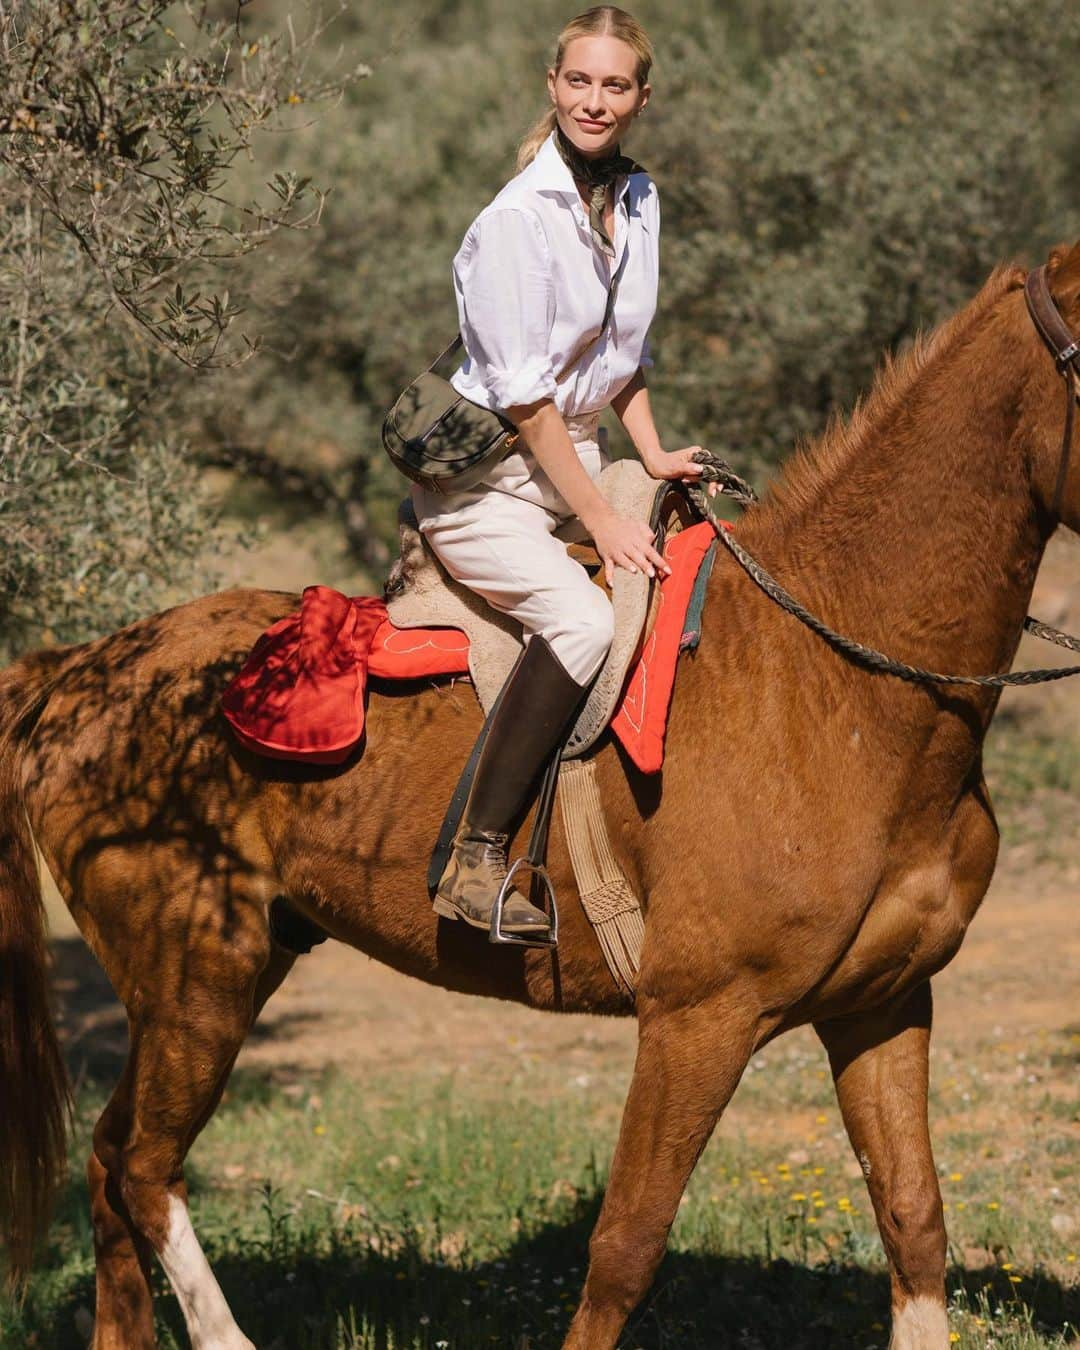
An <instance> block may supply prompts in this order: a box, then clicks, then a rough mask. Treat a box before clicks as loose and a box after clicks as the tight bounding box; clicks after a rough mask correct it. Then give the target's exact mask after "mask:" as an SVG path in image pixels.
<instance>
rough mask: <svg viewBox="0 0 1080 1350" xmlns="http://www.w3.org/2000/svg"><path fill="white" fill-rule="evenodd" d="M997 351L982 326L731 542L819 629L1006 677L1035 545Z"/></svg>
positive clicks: (1003, 349) (1007, 354)
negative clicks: (817, 619) (817, 620)
mask: <svg viewBox="0 0 1080 1350" xmlns="http://www.w3.org/2000/svg"><path fill="white" fill-rule="evenodd" d="M1008 338H1009V326H1008V323H1007V322H1006V320H1005V318H1003V317H1002V316H1001V315H1000V314H991V315H988V316H986V317H985V318H984V319H983V322H982V326H981V327H980V329H979V331H978V333H977V334H975V335H974V337H973V338H972V340H969V341H966V342H954V343H953V344H952V346H951V348H949V349H946V350H943V351H939V352H938V353H936V354H935V355H934V356H933V358H932V359H931V360H930V361H928V362H927V364H926V366H925V367H924V368H923V369H922V370H920V371H919V373H918V374H917V375H915V376H914V378H913V379H912V382H911V386H910V388H909V389H908V390H907V391H906V394H905V396H904V398H903V399H901V400H900V401H899V402H896V401H894V402H893V404H892V405H891V406H890V405H888V404H887V402H886V401H885V400H880V399H879V400H878V404H879V406H880V408H881V415H880V416H879V417H877V418H873V417H872V418H871V420H870V421H869V422H865V420H864V425H863V426H862V427H861V428H860V429H859V433H858V435H857V436H856V437H854V438H852V440H851V442H850V444H848V445H846V446H843V447H841V448H840V450H839V452H836V447H835V445H834V452H833V453H829V454H827V455H826V456H825V457H824V461H823V462H822V463H821V464H820V465H819V470H818V472H817V479H816V480H815V471H813V470H812V471H810V472H809V473H806V474H801V475H796V476H795V480H794V482H793V485H792V487H793V489H794V490H793V491H792V492H790V493H788V494H785V492H784V491H783V489H781V491H780V493H779V495H778V500H776V501H774V502H771V503H768V504H767V505H765V506H763V507H762V508H760V509H758V510H755V511H752V512H751V513H750V515H749V516H748V517H747V519H746V521H745V523H744V528H743V529H742V531H741V532H740V537H742V538H743V539H744V542H745V543H746V545H747V547H748V548H749V549H750V551H751V552H752V553H754V554H755V556H758V557H759V559H760V561H761V562H762V563H763V564H764V565H765V566H766V567H767V568H771V569H773V571H774V574H775V575H777V576H778V578H779V579H780V580H781V581H783V582H784V583H785V584H787V586H788V588H789V589H790V590H792V591H793V592H794V593H795V594H796V595H797V596H798V597H799V598H801V599H803V600H804V601H805V602H806V603H808V605H809V607H810V608H812V609H816V610H817V612H818V613H819V614H820V615H821V616H822V617H823V618H825V619H826V620H827V621H828V622H829V623H831V625H832V626H833V627H835V628H838V629H840V630H841V631H843V632H844V633H845V634H847V635H850V636H852V637H855V638H857V639H860V640H861V641H863V642H867V643H869V644H870V645H873V646H877V647H880V648H883V649H885V650H886V651H888V652H889V654H890V655H896V656H899V657H901V658H902V659H904V660H907V661H909V662H914V663H916V664H919V665H923V666H927V667H930V668H932V669H937V670H946V671H958V672H972V673H978V672H984V671H995V670H999V669H1003V668H1005V667H1006V666H1008V665H1009V663H1010V662H1011V659H1012V657H1013V655H1014V653H1015V650H1016V646H1017V643H1018V642H1019V639H1020V634H1021V628H1022V623H1023V618H1024V613H1025V611H1026V607H1027V604H1028V601H1029V599H1030V596H1031V590H1032V586H1033V585H1034V580H1035V573H1036V571H1037V569H1038V564H1039V560H1040V558H1041V556H1042V549H1043V546H1044V544H1045V538H1044V537H1043V534H1042V532H1041V526H1040V522H1039V519H1038V515H1037V512H1036V510H1035V505H1034V502H1033V499H1032V493H1031V487H1030V482H1029V474H1028V470H1027V468H1026V463H1027V459H1026V447H1025V445H1024V443H1023V440H1022V434H1021V429H1020V427H1019V424H1018V419H1019V416H1020V411H1019V410H1020V407H1021V404H1022V400H1021V398H1020V389H1021V386H1022V381H1023V379H1024V375H1025V372H1024V371H1023V369H1022V368H1021V367H1022V366H1023V361H1018V359H1017V352H1016V345H1015V343H1012V344H1010V342H1009V340H1008ZM820 458H821V457H820V456H819V459H820Z"/></svg>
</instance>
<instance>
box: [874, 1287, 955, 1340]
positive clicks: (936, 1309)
mask: <svg viewBox="0 0 1080 1350" xmlns="http://www.w3.org/2000/svg"><path fill="white" fill-rule="evenodd" d="M948 1345H949V1318H948V1315H947V1314H946V1312H945V1305H944V1304H943V1303H938V1302H937V1301H936V1299H932V1298H911V1299H908V1301H907V1302H906V1303H905V1304H904V1305H903V1306H902V1307H899V1308H894V1309H893V1327H892V1337H891V1339H890V1341H889V1350H948Z"/></svg>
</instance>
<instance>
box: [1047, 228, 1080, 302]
mask: <svg viewBox="0 0 1080 1350" xmlns="http://www.w3.org/2000/svg"><path fill="white" fill-rule="evenodd" d="M1047 276H1048V279H1049V281H1050V293H1051V294H1052V295H1053V297H1054V299H1055V300H1056V301H1057V306H1058V309H1060V310H1061V312H1062V314H1073V313H1076V312H1077V311H1078V310H1080V240H1078V241H1077V242H1076V243H1075V244H1073V246H1072V248H1069V247H1067V246H1066V245H1065V244H1061V245H1059V246H1058V247H1057V248H1055V249H1053V250H1052V251H1051V254H1050V257H1049V259H1048V260H1047Z"/></svg>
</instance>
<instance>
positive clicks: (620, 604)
mask: <svg viewBox="0 0 1080 1350" xmlns="http://www.w3.org/2000/svg"><path fill="white" fill-rule="evenodd" d="M599 486H600V490H601V492H602V493H603V494H604V497H605V498H606V499H607V501H608V502H609V504H610V505H611V507H612V508H613V509H614V510H615V511H616V512H617V513H618V514H619V515H620V516H626V517H628V518H630V519H635V520H643V521H647V522H649V523H651V524H652V525H654V526H655V527H656V528H657V532H658V533H657V540H656V545H657V548H658V549H660V550H661V551H662V549H663V535H664V533H671V532H675V531H677V530H680V529H682V528H685V526H686V525H688V524H690V523H692V522H693V520H694V516H693V512H692V508H691V507H690V506H689V503H688V502H687V499H686V497H685V496H684V495H683V494H682V493H681V492H679V491H677V490H672V488H673V485H672V484H670V483H667V482H661V483H657V481H656V480H655V479H654V478H650V477H649V475H648V474H647V473H646V472H645V470H644V468H643V467H642V465H641V464H640V463H639V462H638V461H637V460H632V459H625V460H617V461H616V462H615V463H613V464H610V465H608V467H607V468H606V469H605V470H604V471H603V473H602V474H601V475H600V481H599ZM398 528H399V532H400V537H401V554H400V557H399V558H398V559H397V561H396V562H395V563H394V566H393V567H392V568H391V571H390V574H389V576H388V578H387V581H386V589H385V595H384V598H385V600H386V606H387V610H388V612H389V615H390V621H391V622H392V623H393V624H394V625H395V627H397V628H443V627H445V628H460V629H462V630H463V631H464V632H465V633H466V634H467V635H468V638H469V674H470V676H471V678H472V683H473V687H474V689H475V690H476V695H477V697H478V699H479V700H480V706H481V707H482V708H483V710H484V714H485V716H486V715H487V712H488V710H489V709H490V707H491V705H492V703H493V702H494V700H495V698H496V696H497V695H498V692H499V690H500V689H501V688H502V686H503V684H504V683H505V681H506V677H507V675H509V673H510V668H511V667H512V666H513V664H514V662H515V661H516V660H517V657H518V653H519V652H520V651H521V647H522V633H521V625H520V624H519V623H518V622H517V620H515V619H511V618H509V617H508V616H506V615H505V614H500V613H499V612H498V611H497V610H495V609H493V608H492V607H491V606H490V605H489V604H488V603H487V601H486V600H484V599H482V598H481V597H480V596H478V595H476V594H474V593H473V592H472V591H470V590H469V589H468V587H466V586H463V585H462V584H461V583H460V582H458V581H455V580H454V578H453V577H451V576H450V575H449V573H448V572H447V571H446V569H445V568H444V567H443V566H442V564H441V563H440V562H439V560H438V558H436V556H435V554H434V553H433V552H432V550H431V549H430V547H429V546H428V545H427V543H426V541H425V540H424V538H423V536H422V535H421V533H420V531H419V530H418V529H417V524H416V515H415V513H414V511H413V507H412V502H411V501H410V499H409V498H408V497H406V498H405V500H404V501H403V502H402V504H401V508H400V510H399V512H398ZM555 533H556V537H557V538H562V539H564V541H565V540H567V539H569V540H571V541H573V540H574V539H575V538H576V539H580V537H581V526H580V523H579V522H578V521H577V520H576V519H574V520H572V521H570V522H568V524H567V525H566V526H562V527H560V529H559V530H557V531H556V532H555ZM567 547H568V549H569V552H570V554H571V556H572V557H574V558H576V559H577V560H578V561H579V562H580V563H582V565H583V566H584V567H585V568H586V569H587V570H588V571H589V572H590V573H591V574H592V579H593V581H594V583H595V584H596V585H598V586H601V587H603V588H604V589H605V591H607V586H606V583H605V581H604V572H603V567H602V566H601V565H600V559H599V557H598V555H597V553H596V550H595V549H594V548H592V546H591V544H582V543H576V542H569V543H568V544H567ZM658 592H659V586H657V585H656V583H655V581H654V580H651V579H650V578H649V577H648V576H646V575H645V573H643V572H638V573H631V572H628V571H627V570H626V569H625V568H623V567H618V568H616V569H615V580H614V585H613V586H612V588H611V591H610V597H611V602H612V606H613V608H614V610H615V639H614V641H613V642H612V644H611V650H610V651H609V653H608V656H607V659H606V661H605V662H604V665H603V667H602V668H601V670H600V673H599V675H598V676H597V678H596V683H595V684H594V685H593V688H592V691H591V693H590V694H589V697H588V699H587V700H586V703H585V706H584V708H583V709H582V711H581V715H580V716H579V718H578V721H577V725H576V726H575V728H574V730H573V732H572V733H571V735H570V738H569V740H568V742H567V745H566V748H565V750H564V751H563V757H564V758H565V759H573V758H575V757H577V756H579V755H583V754H584V753H585V751H586V750H588V749H589V748H590V746H591V745H592V744H593V743H594V742H595V741H596V739H597V738H598V737H599V736H600V734H601V733H602V732H603V730H604V728H605V727H606V726H607V724H608V722H609V721H610V720H611V718H612V716H613V714H614V712H615V708H616V706H617V703H618V699H619V694H620V693H621V691H622V688H623V685H624V684H625V682H626V676H627V672H628V670H629V669H630V666H631V663H632V661H633V660H634V657H635V656H636V655H637V654H638V653H639V652H640V650H641V647H642V644H643V642H644V640H645V638H646V636H647V629H648V626H649V623H650V621H651V618H652V617H655V616H654V614H653V611H654V610H655V608H656V605H655V595H654V593H657V594H658Z"/></svg>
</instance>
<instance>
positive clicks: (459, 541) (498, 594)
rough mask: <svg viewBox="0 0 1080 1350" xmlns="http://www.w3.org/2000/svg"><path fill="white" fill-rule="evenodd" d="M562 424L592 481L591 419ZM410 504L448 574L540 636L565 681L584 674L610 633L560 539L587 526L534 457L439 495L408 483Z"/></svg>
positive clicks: (599, 595) (608, 618) (607, 614)
mask: <svg viewBox="0 0 1080 1350" xmlns="http://www.w3.org/2000/svg"><path fill="white" fill-rule="evenodd" d="M567 429H568V430H569V432H570V438H571V440H572V441H574V446H575V449H576V450H577V452H578V456H579V458H580V459H581V462H582V464H583V466H584V468H585V470H586V472H587V473H588V474H589V476H590V477H591V478H593V479H596V478H597V477H598V476H599V473H600V470H601V468H603V467H604V465H605V464H607V462H608V457H607V454H606V452H605V451H604V450H603V449H602V448H601V446H600V444H599V443H598V442H597V440H596V439H595V432H596V416H595V415H594V416H593V417H592V418H590V419H581V420H580V421H578V420H575V419H572V418H567ZM589 433H593V434H589ZM518 461H520V463H519V462H518ZM412 500H413V505H414V507H415V509H416V517H417V520H418V521H419V523H420V529H421V531H422V533H423V535H424V537H425V539H426V540H427V541H428V543H429V544H430V545H431V547H432V549H433V550H434V552H435V555H436V557H438V559H439V561H440V562H441V563H442V565H443V566H444V567H445V568H446V570H447V571H448V572H449V573H450V575H451V576H452V577H454V578H455V579H456V580H458V581H460V582H461V583H462V585H463V586H468V588H469V589H470V590H471V591H475V592H476V594H477V595H480V596H483V598H484V599H485V600H486V601H487V602H488V603H489V604H490V605H492V606H493V607H494V608H495V609H497V610H500V611H501V612H502V613H503V614H509V615H510V616H511V617H512V618H514V619H517V621H518V622H519V623H520V624H521V626H522V628H523V630H524V633H525V638H526V641H527V640H528V639H529V638H530V637H532V636H533V634H537V633H538V634H539V635H540V636H541V637H543V638H544V639H545V640H546V641H547V642H548V643H549V645H550V646H551V649H552V651H553V652H554V653H555V655H556V656H557V657H558V658H559V660H560V661H561V662H562V665H563V666H564V668H565V669H566V672H567V674H568V675H569V676H570V677H571V678H572V679H574V680H576V681H577V682H578V683H579V684H585V683H587V682H588V681H589V680H591V679H592V677H593V676H594V675H595V674H596V672H597V671H598V670H599V669H600V666H601V664H602V663H603V660H604V657H605V656H606V655H607V653H608V648H609V647H610V646H611V640H612V637H613V636H614V633H615V617H614V613H613V611H612V608H611V601H610V600H609V599H608V598H607V595H606V594H605V593H604V592H603V591H602V590H601V589H600V587H599V586H596V585H595V584H594V583H593V582H592V581H591V580H590V579H589V574H588V573H587V572H586V571H585V569H584V567H582V566H581V564H580V563H578V562H575V561H574V559H573V558H571V557H570V556H569V555H568V554H567V552H566V542H567V541H573V540H578V539H583V538H585V537H586V535H585V531H584V529H583V528H582V527H581V526H580V523H579V522H577V518H576V516H574V514H573V512H572V511H571V509H570V507H569V505H568V504H567V503H566V501H565V500H564V499H563V498H562V497H561V496H559V494H558V493H556V492H555V490H554V487H553V486H552V484H551V481H550V479H549V478H548V477H547V475H546V474H544V473H543V471H542V470H540V469H539V468H538V466H537V465H536V461H535V460H534V459H533V457H532V455H531V454H530V453H529V452H528V451H525V452H524V454H515V455H511V456H508V458H507V459H506V460H504V461H503V464H502V465H500V466H498V467H497V468H496V469H495V470H494V471H493V473H492V474H491V475H490V476H489V477H488V478H487V479H485V480H484V481H483V482H482V483H480V484H478V485H477V486H476V487H474V488H471V489H469V490H468V491H466V492H460V493H452V494H447V495H441V494H439V493H434V492H430V491H428V490H427V489H426V488H422V487H420V486H419V485H416V484H414V486H413V488H412ZM555 530H559V534H560V538H555V536H554V531H555Z"/></svg>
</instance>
